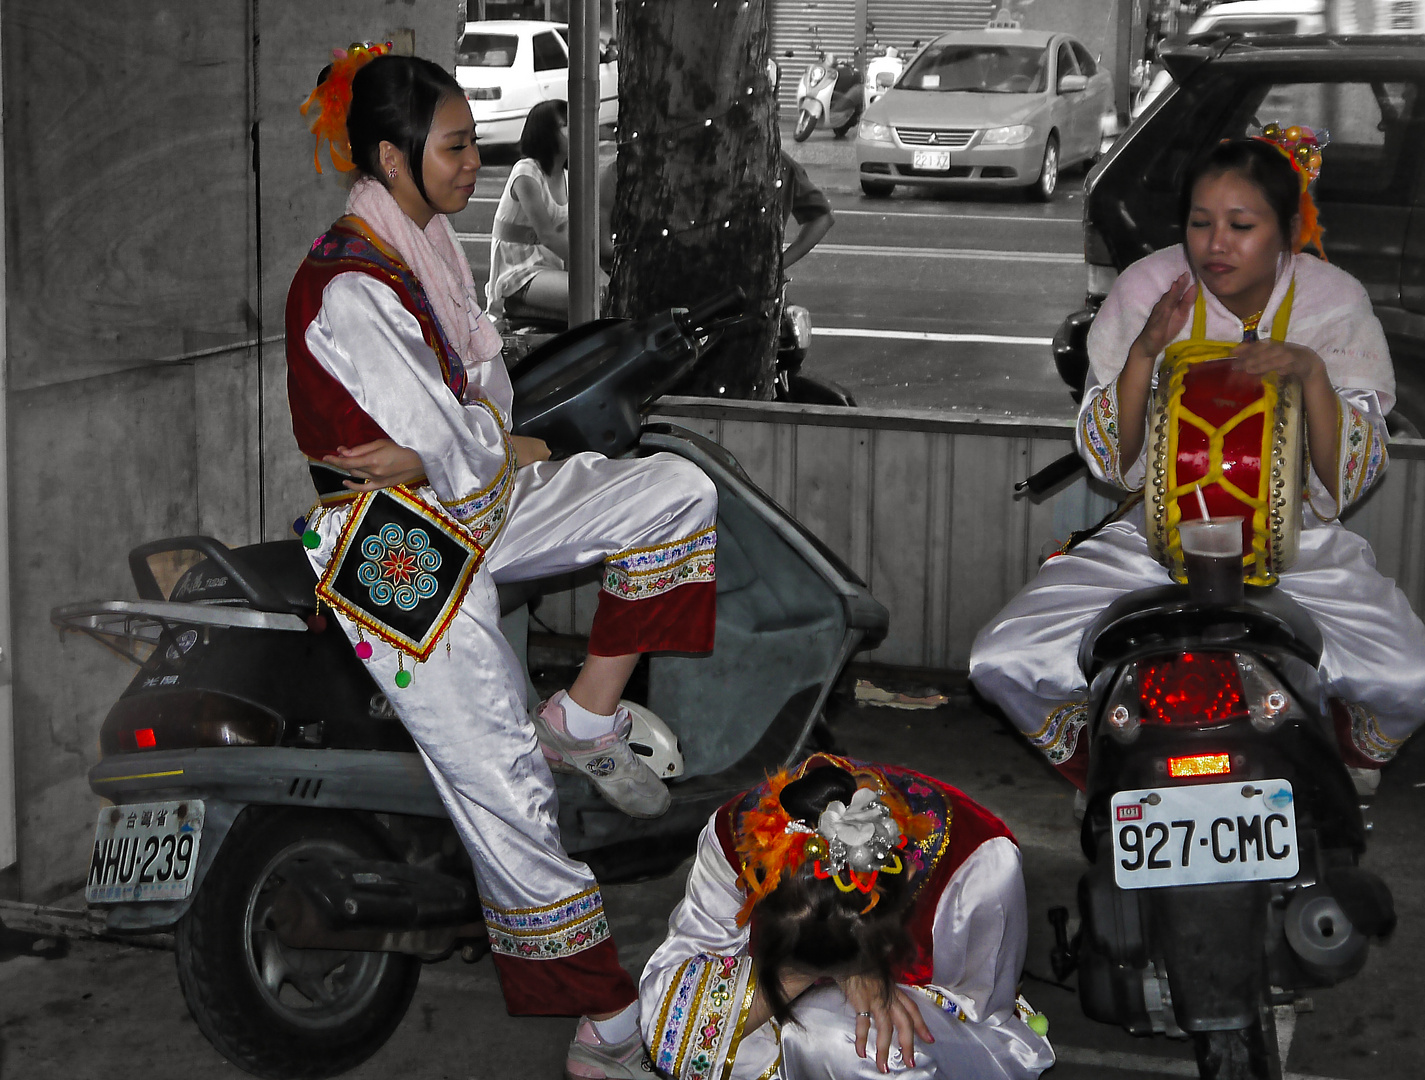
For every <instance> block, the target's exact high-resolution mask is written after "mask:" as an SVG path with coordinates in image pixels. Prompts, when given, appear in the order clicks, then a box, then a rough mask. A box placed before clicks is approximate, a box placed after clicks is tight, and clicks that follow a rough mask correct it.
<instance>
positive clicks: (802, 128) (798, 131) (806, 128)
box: [792, 109, 817, 142]
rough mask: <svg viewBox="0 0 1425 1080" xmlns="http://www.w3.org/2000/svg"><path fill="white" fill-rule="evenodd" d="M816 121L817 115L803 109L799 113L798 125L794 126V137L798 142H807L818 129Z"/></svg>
mask: <svg viewBox="0 0 1425 1080" xmlns="http://www.w3.org/2000/svg"><path fill="white" fill-rule="evenodd" d="M816 123H817V117H816V116H814V115H813V114H812V113H809V112H807V111H806V110H805V109H803V110H802V111H801V112H799V113H798V114H797V126H796V127H794V128H792V138H793V139H795V140H796V141H797V142H806V141H807V139H809V138H811V133H812V132H813V131H815V130H816Z"/></svg>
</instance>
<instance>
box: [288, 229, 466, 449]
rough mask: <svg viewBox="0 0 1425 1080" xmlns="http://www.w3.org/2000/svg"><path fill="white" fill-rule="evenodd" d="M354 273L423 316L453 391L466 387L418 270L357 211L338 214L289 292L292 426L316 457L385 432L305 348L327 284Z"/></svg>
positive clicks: (420, 318) (461, 367)
mask: <svg viewBox="0 0 1425 1080" xmlns="http://www.w3.org/2000/svg"><path fill="white" fill-rule="evenodd" d="M352 272H355V273H360V274H368V275H370V276H371V277H374V278H376V279H377V280H378V281H381V282H384V283H385V284H386V285H389V286H390V287H391V288H392V289H393V290H394V291H395V293H396V296H397V297H398V298H399V299H400V301H401V305H402V306H403V307H404V308H405V309H406V310H407V311H409V312H410V313H411V314H412V315H413V316H415V318H416V321H417V322H418V323H420V327H421V334H422V336H424V338H425V341H426V344H427V345H429V346H430V347H431V349H432V350H433V351H434V352H435V355H436V359H437V360H438V361H439V362H440V372H441V375H442V377H443V378H444V379H445V384H446V385H447V386H448V387H450V392H451V393H452V394H454V395H455V397H456V398H457V399H459V398H460V397H461V396H462V395H463V394H464V393H465V385H466V381H467V380H466V374H465V367H464V365H463V364H462V363H461V360H460V356H459V354H458V353H456V351H455V350H454V349H453V348H451V347H450V343H449V342H448V341H446V338H445V333H444V331H443V330H441V328H440V323H439V321H438V320H437V319H436V317H435V311H434V309H432V307H431V305H430V301H429V300H428V299H427V298H426V294H425V290H424V289H423V288H422V287H421V283H420V282H419V281H418V280H417V279H416V276H415V274H414V273H412V272H411V269H410V267H408V266H407V265H406V264H405V263H404V262H403V261H402V260H401V257H400V256H399V255H397V254H396V253H395V252H394V251H393V250H391V248H389V247H388V246H387V245H385V244H384V243H382V242H381V241H380V240H378V239H377V238H376V237H375V236H374V235H372V233H371V232H370V230H369V229H368V228H367V226H366V223H365V222H363V221H362V220H361V219H360V218H357V217H351V216H347V217H343V218H340V219H339V220H338V221H337V222H336V223H335V224H334V225H333V226H332V227H331V228H330V229H329V230H328V231H327V232H326V233H324V234H323V235H322V236H319V237H317V239H316V242H315V243H313V244H312V248H311V250H310V251H309V252H308V253H307V257H306V258H305V259H304V260H302V265H301V266H300V267H299V268H298V270H297V274H296V276H295V277H294V278H293V279H292V287H291V288H290V289H289V290H288V291H287V400H288V404H289V405H290V407H291V410H292V433H293V434H294V435H296V437H297V446H298V447H299V448H300V449H301V451H302V453H304V454H306V455H307V457H309V458H312V459H315V460H317V461H320V460H321V459H322V458H323V457H325V456H326V455H327V454H334V453H335V452H336V448H337V447H338V446H348V447H350V446H359V445H360V444H362V443H365V442H370V441H372V440H373V439H385V438H389V436H388V435H387V434H386V432H384V431H382V430H381V426H380V425H379V424H377V423H376V421H375V420H373V419H372V418H371V417H370V416H369V415H368V414H367V413H366V411H365V410H364V409H362V408H361V406H359V405H358V404H357V403H356V400H355V399H354V398H353V397H352V396H351V394H350V393H349V392H348V391H347V389H346V387H344V386H343V385H342V384H341V383H340V382H339V381H338V380H337V379H335V378H334V377H333V376H332V375H330V374H329V373H328V372H327V370H326V369H325V368H324V367H322V365H321V364H320V363H318V362H317V360H316V358H315V357H313V356H312V354H311V352H310V351H309V350H308V349H307V342H306V333H307V327H309V326H311V324H312V320H314V319H315V318H316V317H317V313H318V312H319V311H320V310H321V307H322V294H323V292H324V291H325V290H326V287H327V284H328V283H329V282H330V281H331V280H332V278H334V277H336V276H337V275H338V274H346V273H352Z"/></svg>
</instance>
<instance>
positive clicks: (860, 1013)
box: [856, 1012, 871, 1016]
mask: <svg viewBox="0 0 1425 1080" xmlns="http://www.w3.org/2000/svg"><path fill="white" fill-rule="evenodd" d="M856 1015H857V1016H870V1015H871V1014H870V1013H868V1012H858V1013H857V1014H856Z"/></svg>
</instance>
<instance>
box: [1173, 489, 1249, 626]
mask: <svg viewBox="0 0 1425 1080" xmlns="http://www.w3.org/2000/svg"><path fill="white" fill-rule="evenodd" d="M1193 491H1194V492H1195V494H1196V495H1197V505H1198V509H1199V510H1201V511H1202V517H1201V518H1200V519H1199V520H1197V521H1180V522H1179V523H1178V539H1179V541H1180V542H1181V544H1182V549H1183V566H1184V567H1185V568H1186V570H1187V576H1188V595H1189V596H1190V597H1191V598H1192V599H1193V600H1196V601H1198V602H1199V603H1204V604H1239V603H1241V602H1242V519H1241V518H1240V517H1217V518H1215V517H1213V516H1212V515H1211V513H1209V512H1208V509H1207V500H1206V499H1205V498H1203V495H1202V484H1200V483H1198V484H1194V485H1193Z"/></svg>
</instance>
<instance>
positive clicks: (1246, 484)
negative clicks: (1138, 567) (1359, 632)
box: [1144, 340, 1303, 585]
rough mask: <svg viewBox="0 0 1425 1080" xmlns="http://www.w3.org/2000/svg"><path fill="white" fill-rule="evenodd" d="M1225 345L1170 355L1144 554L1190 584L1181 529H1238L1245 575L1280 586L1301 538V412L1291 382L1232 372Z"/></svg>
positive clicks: (1152, 430) (1157, 414)
mask: <svg viewBox="0 0 1425 1080" xmlns="http://www.w3.org/2000/svg"><path fill="white" fill-rule="evenodd" d="M1231 348H1232V346H1231V345H1230V344H1225V343H1222V342H1210V341H1201V340H1199V341H1185V342H1181V343H1179V344H1177V345H1175V346H1172V347H1170V348H1169V350H1168V355H1167V357H1166V358H1165V359H1164V362H1163V366H1162V369H1161V370H1160V371H1159V374H1158V387H1157V389H1156V390H1155V391H1154V394H1153V398H1152V402H1151V405H1150V416H1149V432H1148V475H1147V479H1146V483H1145V487H1144V500H1145V503H1146V506H1145V509H1146V519H1147V528H1148V546H1149V549H1150V550H1151V551H1152V553H1153V555H1154V557H1155V558H1157V559H1158V561H1159V562H1161V563H1162V564H1163V565H1164V566H1166V567H1167V568H1168V570H1169V572H1170V573H1171V574H1172V575H1173V577H1174V579H1175V580H1177V581H1180V582H1182V581H1186V580H1187V574H1186V572H1185V570H1184V568H1183V554H1182V544H1181V541H1180V539H1179V536H1178V524H1179V522H1182V521H1194V520H1197V519H1199V518H1201V517H1202V510H1201V507H1200V503H1199V501H1198V496H1197V491H1198V489H1199V488H1200V489H1201V492H1202V499H1203V501H1204V502H1206V504H1207V509H1208V513H1209V515H1210V516H1212V517H1214V518H1216V517H1234V516H1235V517H1240V518H1241V519H1242V551H1243V556H1242V573H1243V577H1244V579H1245V580H1246V582H1247V583H1248V584H1250V585H1274V584H1276V582H1277V578H1278V575H1279V574H1280V573H1281V571H1282V570H1284V569H1286V568H1287V567H1288V566H1290V565H1291V564H1292V562H1293V560H1295V558H1296V554H1297V548H1298V544H1299V541H1300V537H1301V490H1302V488H1301V479H1302V478H1301V467H1302V453H1303V451H1302V437H1303V425H1302V406H1301V385H1300V383H1299V382H1298V381H1297V380H1296V379H1294V378H1290V377H1287V378H1282V377H1279V376H1278V375H1276V374H1275V373H1273V374H1268V375H1265V376H1258V375H1249V374H1245V373H1243V372H1240V371H1234V370H1233V363H1232V360H1231V359H1230V358H1229V357H1228V355H1227V354H1228V352H1229V351H1230V349H1231Z"/></svg>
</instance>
